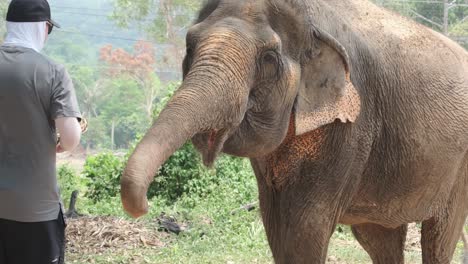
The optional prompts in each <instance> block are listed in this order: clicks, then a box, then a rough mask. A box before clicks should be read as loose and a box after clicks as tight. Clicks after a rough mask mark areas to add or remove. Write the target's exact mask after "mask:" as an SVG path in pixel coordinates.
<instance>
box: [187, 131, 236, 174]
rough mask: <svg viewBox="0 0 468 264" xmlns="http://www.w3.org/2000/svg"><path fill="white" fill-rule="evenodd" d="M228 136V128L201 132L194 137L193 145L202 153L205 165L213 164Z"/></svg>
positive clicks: (210, 165)
mask: <svg viewBox="0 0 468 264" xmlns="http://www.w3.org/2000/svg"><path fill="white" fill-rule="evenodd" d="M228 138H229V131H228V130H226V129H222V130H211V131H208V132H204V133H199V134H196V135H195V136H194V137H193V138H192V142H193V145H194V146H195V147H196V148H197V149H198V151H200V153H201V154H202V157H203V164H205V166H207V167H212V166H213V164H214V162H215V160H216V158H217V157H218V155H219V153H220V152H221V151H222V149H223V146H224V143H225V142H226V140H227V139H228Z"/></svg>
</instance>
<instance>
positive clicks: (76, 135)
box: [55, 117, 81, 152]
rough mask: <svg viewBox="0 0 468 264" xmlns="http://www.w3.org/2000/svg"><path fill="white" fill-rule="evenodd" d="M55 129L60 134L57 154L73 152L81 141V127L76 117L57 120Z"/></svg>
mask: <svg viewBox="0 0 468 264" xmlns="http://www.w3.org/2000/svg"><path fill="white" fill-rule="evenodd" d="M55 127H56V128H57V131H58V133H59V134H60V142H59V144H58V146H57V152H63V151H72V150H73V149H75V148H76V146H78V144H79V143H80V139H81V127H80V123H79V122H78V120H77V119H76V118H74V117H60V118H57V119H55Z"/></svg>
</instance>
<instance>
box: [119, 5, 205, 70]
mask: <svg viewBox="0 0 468 264" xmlns="http://www.w3.org/2000/svg"><path fill="white" fill-rule="evenodd" d="M201 3H202V0H159V1H155V0H114V12H113V16H112V18H113V19H114V20H115V21H116V22H117V24H118V25H119V26H121V27H124V28H129V27H132V26H137V27H138V28H140V29H141V30H142V31H144V32H146V35H147V37H148V38H149V39H151V40H154V41H155V42H156V43H162V44H164V45H165V48H164V50H162V53H161V60H160V61H158V64H159V65H163V66H164V67H165V68H166V69H167V68H169V69H173V70H177V71H178V70H179V68H180V64H181V62H182V58H183V56H184V52H185V48H184V47H185V32H186V29H187V28H188V26H189V25H190V22H191V20H193V18H194V14H195V12H196V10H198V8H199V7H200V5H201Z"/></svg>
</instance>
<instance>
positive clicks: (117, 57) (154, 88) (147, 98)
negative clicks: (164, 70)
mask: <svg viewBox="0 0 468 264" xmlns="http://www.w3.org/2000/svg"><path fill="white" fill-rule="evenodd" d="M133 49H134V51H133V54H132V53H129V52H126V51H125V50H123V49H120V48H117V49H113V47H112V45H106V46H104V47H103V48H101V51H100V59H101V60H102V61H104V62H106V63H107V64H108V65H109V66H111V67H109V68H108V70H107V74H108V75H109V76H111V77H115V76H121V75H128V76H130V77H132V78H133V79H134V80H135V81H136V82H137V83H138V84H139V86H140V88H141V89H142V91H143V94H144V100H143V107H144V110H145V113H146V117H147V119H148V121H151V119H152V113H153V108H154V102H155V100H156V98H157V97H158V95H159V94H160V89H161V82H160V81H159V78H158V77H157V76H156V74H155V73H154V67H155V64H156V59H155V50H154V47H153V46H152V44H151V43H149V42H145V41H138V42H136V43H135V46H134V48H133Z"/></svg>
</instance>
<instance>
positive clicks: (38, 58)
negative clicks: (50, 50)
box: [1, 46, 65, 72]
mask: <svg viewBox="0 0 468 264" xmlns="http://www.w3.org/2000/svg"><path fill="white" fill-rule="evenodd" d="M1 49H2V50H3V51H4V52H7V53H24V54H26V55H27V57H28V64H30V63H31V62H33V63H34V64H35V65H36V67H37V66H40V67H43V68H45V69H48V70H51V71H59V72H60V71H63V70H64V69H65V67H64V66H63V65H62V64H59V63H57V62H55V61H54V60H52V59H51V58H49V57H48V56H47V55H44V54H42V53H39V52H36V51H34V50H33V49H29V48H24V47H4V46H2V47H1Z"/></svg>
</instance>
